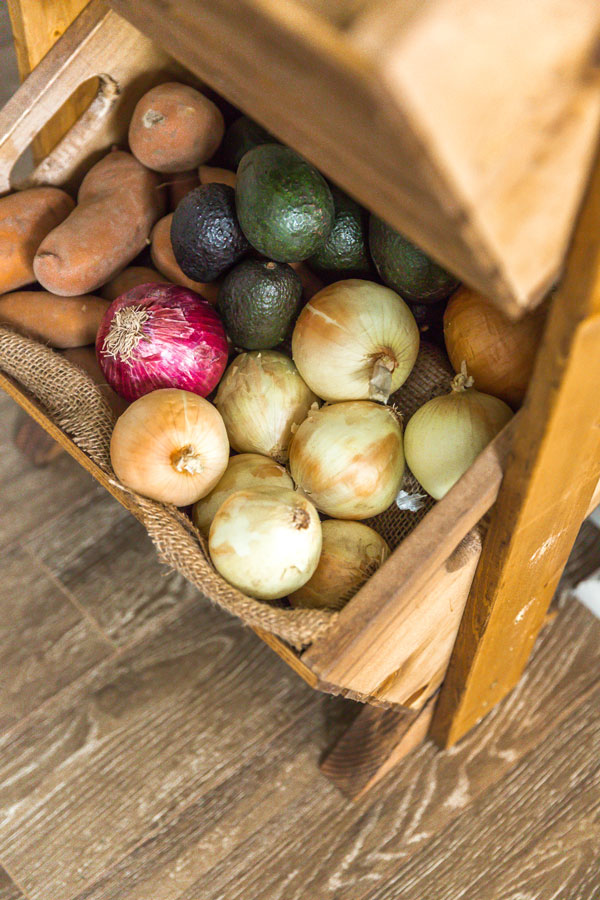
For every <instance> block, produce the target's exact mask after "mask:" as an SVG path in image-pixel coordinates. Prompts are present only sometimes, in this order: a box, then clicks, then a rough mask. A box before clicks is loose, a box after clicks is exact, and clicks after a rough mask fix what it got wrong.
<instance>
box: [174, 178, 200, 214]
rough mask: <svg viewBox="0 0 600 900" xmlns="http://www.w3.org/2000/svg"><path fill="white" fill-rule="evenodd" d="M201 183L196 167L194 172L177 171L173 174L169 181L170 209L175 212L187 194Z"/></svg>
mask: <svg viewBox="0 0 600 900" xmlns="http://www.w3.org/2000/svg"><path fill="white" fill-rule="evenodd" d="M199 184H200V179H199V178H198V172H197V171H196V170H195V169H194V171H193V172H176V173H175V174H174V175H171V176H170V177H169V181H168V186H169V209H170V210H171V212H175V210H176V209H177V206H178V204H179V202H180V201H181V200H183V198H184V197H185V195H186V194H189V192H190V191H193V190H194V188H196V187H198V185H199Z"/></svg>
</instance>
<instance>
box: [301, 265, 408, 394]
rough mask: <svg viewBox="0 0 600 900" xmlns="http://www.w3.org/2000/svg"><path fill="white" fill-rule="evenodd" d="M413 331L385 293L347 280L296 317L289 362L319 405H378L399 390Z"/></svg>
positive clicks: (399, 305)
mask: <svg viewBox="0 0 600 900" xmlns="http://www.w3.org/2000/svg"><path fill="white" fill-rule="evenodd" d="M418 350H419V329H418V326H417V323H416V322H415V320H414V317H413V315H412V313H411V311H410V309H409V308H408V306H407V305H406V303H405V302H404V300H402V298H401V297H399V296H398V294H396V293H395V291H392V290H391V289H390V288H387V287H383V285H381V284H375V283H374V282H372V281H362V280H360V279H358V278H351V279H348V280H346V281H336V282H335V283H334V284H331V285H329V287H326V288H324V289H323V290H322V291H319V293H318V294H316V295H315V296H314V297H313V298H312V300H311V301H310V302H309V303H307V304H306V306H305V307H304V309H303V310H302V312H301V313H300V315H299V317H298V321H297V322H296V326H295V328H294V333H293V335H292V356H293V358H294V362H295V363H296V365H297V366H298V371H299V372H300V374H301V375H302V377H303V378H304V380H305V381H306V383H307V384H308V386H309V387H310V388H312V390H313V391H314V392H315V394H317V395H318V396H319V397H321V398H322V399H323V400H329V401H336V400H380V401H383V402H384V403H386V402H387V399H388V397H389V396H390V394H391V393H393V392H394V391H397V390H398V388H399V387H400V385H402V384H404V382H405V381H406V379H407V378H408V375H409V374H410V370H411V369H412V367H413V365H414V363H415V360H416V358H417V353H418Z"/></svg>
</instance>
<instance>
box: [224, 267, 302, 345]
mask: <svg viewBox="0 0 600 900" xmlns="http://www.w3.org/2000/svg"><path fill="white" fill-rule="evenodd" d="M301 303H302V282H301V281H300V278H299V277H298V275H297V274H296V273H295V272H294V270H293V269H292V267H291V266H288V265H287V264H286V263H278V262H271V261H267V260H258V259H245V260H242V262H241V263H239V264H238V265H237V266H235V267H234V268H233V269H232V270H231V271H230V272H228V274H227V275H226V276H225V278H224V279H223V283H222V284H221V286H220V288H219V296H218V301H217V306H218V310H219V313H220V315H221V318H222V320H223V323H224V325H225V328H226V330H227V333H228V334H229V337H230V338H231V340H232V341H233V343H234V344H235V346H236V347H243V348H244V349H245V350H269V349H271V348H272V347H276V346H277V344H279V343H281V341H283V340H284V338H285V337H286V335H287V334H288V332H289V330H290V327H291V324H292V322H293V321H294V319H295V317H296V314H297V313H298V311H299V309H300V305H301Z"/></svg>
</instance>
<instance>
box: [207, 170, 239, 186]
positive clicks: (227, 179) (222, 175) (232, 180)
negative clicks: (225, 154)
mask: <svg viewBox="0 0 600 900" xmlns="http://www.w3.org/2000/svg"><path fill="white" fill-rule="evenodd" d="M198 175H199V176H200V184H213V183H214V182H216V183H217V184H228V185H229V187H232V188H234V187H235V185H236V182H237V175H236V174H235V172H232V171H231V170H230V169H219V168H218V166H200V168H199V169H198Z"/></svg>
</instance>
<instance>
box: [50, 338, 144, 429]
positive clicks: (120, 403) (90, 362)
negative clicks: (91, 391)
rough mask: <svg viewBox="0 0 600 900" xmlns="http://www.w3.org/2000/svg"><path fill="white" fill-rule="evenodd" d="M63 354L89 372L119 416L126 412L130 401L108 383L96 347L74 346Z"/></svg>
mask: <svg viewBox="0 0 600 900" xmlns="http://www.w3.org/2000/svg"><path fill="white" fill-rule="evenodd" d="M63 356H65V357H66V358H67V359H68V360H69V362H72V363H75V365H76V366H79V368H80V369H83V371H84V372H87V374H88V375H89V376H90V378H91V379H92V381H93V382H94V384H95V385H96V386H97V387H98V388H99V390H100V393H101V394H102V396H103V397H104V399H105V400H106V401H107V403H108V405H109V406H110V408H111V409H112V411H113V412H114V414H115V415H116V416H117V417H118V416H120V415H121V413H124V412H125V410H126V409H127V407H128V406H129V403H128V402H127V400H124V399H123V398H122V397H119V395H118V394H117V393H115V391H113V389H112V388H111V387H110V385H109V384H108V383H107V381H106V378H105V377H104V373H103V372H102V369H101V368H100V365H99V363H98V360H97V359H96V350H95V349H94V347H73V348H72V349H70V350H65V351H64V353H63Z"/></svg>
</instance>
